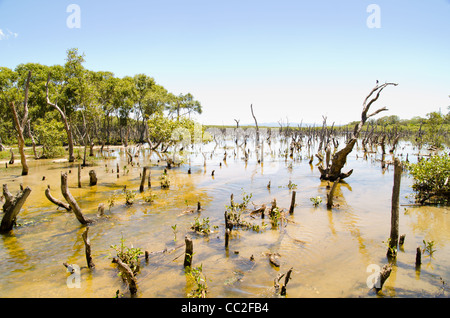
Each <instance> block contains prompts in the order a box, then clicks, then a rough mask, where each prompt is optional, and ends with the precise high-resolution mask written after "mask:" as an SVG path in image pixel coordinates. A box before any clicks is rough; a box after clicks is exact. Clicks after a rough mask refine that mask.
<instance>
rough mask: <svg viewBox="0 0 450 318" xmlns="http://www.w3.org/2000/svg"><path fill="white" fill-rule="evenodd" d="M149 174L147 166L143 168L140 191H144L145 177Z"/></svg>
mask: <svg viewBox="0 0 450 318" xmlns="http://www.w3.org/2000/svg"><path fill="white" fill-rule="evenodd" d="M146 176H147V167H144V168H142V178H141V185H140V186H139V191H140V192H144V184H145V177H146Z"/></svg>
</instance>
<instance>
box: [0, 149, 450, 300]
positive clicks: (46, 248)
mask: <svg viewBox="0 0 450 318" xmlns="http://www.w3.org/2000/svg"><path fill="white" fill-rule="evenodd" d="M265 150H266V155H265V157H264V162H263V164H258V163H257V161H256V157H255V156H254V155H253V156H251V157H250V159H249V161H248V163H247V164H245V163H244V161H243V160H241V158H240V157H242V153H240V154H238V155H237V156H236V157H234V156H233V150H232V149H229V150H228V152H227V153H228V157H227V160H226V163H222V165H221V166H220V162H222V159H223V150H219V151H218V150H216V152H215V155H214V156H213V157H212V158H211V157H210V155H209V154H208V156H207V165H206V168H205V167H204V166H203V156H202V155H199V154H191V155H190V156H189V154H185V156H184V158H185V162H186V164H184V165H182V166H181V167H179V168H173V169H171V170H169V171H168V175H169V179H170V182H171V183H170V188H169V189H167V190H164V189H161V187H160V184H159V180H158V177H159V176H160V175H161V173H162V172H163V169H164V164H163V162H160V163H158V162H157V160H158V157H157V156H155V155H154V154H153V155H152V156H150V153H149V152H148V151H147V150H145V151H142V152H141V153H140V155H139V157H136V158H133V160H134V162H135V163H136V164H135V165H134V166H131V165H127V161H126V156H125V153H124V152H123V150H120V149H116V150H114V151H112V152H111V153H110V158H109V159H101V160H95V165H94V166H92V167H86V168H84V169H82V180H81V181H82V188H81V189H79V188H78V187H77V168H76V165H72V164H69V163H67V162H53V161H52V160H43V161H32V160H30V161H29V165H30V173H29V175H28V176H20V172H21V169H20V167H19V165H17V164H16V165H15V167H14V166H13V167H9V168H8V169H5V168H1V169H0V182H1V183H2V184H4V183H7V184H8V187H9V189H10V191H11V192H12V193H15V192H16V191H17V190H18V188H19V184H20V183H23V185H24V186H29V187H30V188H31V189H32V193H31V195H30V197H29V198H28V200H27V201H26V203H25V205H24V207H23V209H22V211H21V212H20V214H19V216H18V220H17V221H18V223H19V226H18V227H16V228H14V230H13V231H12V232H11V233H10V234H7V235H1V236H0V287H1V288H0V297H114V296H115V293H116V291H117V290H120V293H121V294H124V296H129V294H128V292H127V287H126V285H125V284H124V283H123V282H122V280H121V278H120V277H118V275H117V274H118V272H117V269H116V266H115V265H114V264H112V263H111V258H112V256H115V251H114V250H113V249H112V248H111V247H110V246H111V245H112V244H120V239H121V237H122V236H123V238H124V239H125V244H126V245H127V246H131V245H132V246H134V247H139V248H141V249H142V250H147V251H149V252H159V251H162V250H164V249H165V248H168V251H169V252H166V253H153V254H151V255H150V258H149V260H148V262H146V261H145V260H144V259H143V258H142V259H141V270H140V272H139V274H138V276H137V279H138V294H137V296H138V297H186V295H187V293H188V292H189V291H190V289H191V288H192V285H191V284H190V281H189V280H188V279H187V278H186V276H185V274H184V271H183V259H184V256H183V254H184V247H183V246H182V247H179V246H180V245H182V244H183V242H184V235H185V234H186V233H189V234H190V235H191V236H192V237H193V241H194V256H193V263H194V266H197V265H200V264H202V266H203V274H204V275H205V276H206V278H207V284H208V296H209V297H271V296H273V290H274V289H273V281H274V279H275V278H276V277H277V275H278V274H282V273H285V272H286V271H287V270H289V269H290V268H291V267H292V268H293V273H292V280H291V281H290V282H289V285H288V288H287V297H380V296H385V297H436V296H444V297H448V295H449V288H448V283H447V282H448V281H450V269H449V266H448V264H449V263H450V230H449V229H450V216H449V212H450V209H449V208H448V207H412V206H401V208H400V233H401V234H406V240H405V244H404V246H403V247H402V248H401V249H400V251H399V254H398V256H397V259H396V262H395V266H394V268H393V272H392V274H391V276H390V277H389V279H388V280H387V282H386V284H385V287H384V288H383V291H382V293H381V294H380V295H378V296H377V295H375V294H374V293H372V292H370V291H369V288H368V287H367V280H368V278H369V276H370V275H371V274H372V271H369V272H368V271H367V268H368V266H369V265H371V264H375V265H378V266H380V267H382V266H383V265H384V264H386V263H387V262H388V260H387V259H386V250H387V247H386V244H385V243H383V241H386V240H387V238H388V237H389V232H390V205H391V193H392V183H393V169H392V167H391V168H390V169H388V170H387V171H385V172H382V170H381V168H380V162H379V161H378V160H377V159H379V155H378V156H377V155H375V154H372V155H371V156H369V157H368V158H367V160H364V159H363V158H362V157H363V156H362V154H361V153H358V152H357V151H356V150H355V151H354V152H352V153H351V154H350V156H349V158H348V161H347V167H348V169H354V173H353V175H352V176H351V177H350V178H348V179H346V183H342V184H340V185H338V187H337V191H336V195H337V196H338V199H337V200H336V203H338V206H337V207H335V208H333V209H332V210H328V209H327V208H326V193H327V190H326V183H325V182H321V181H320V180H319V172H318V170H317V168H316V167H315V166H311V165H309V164H308V159H306V158H307V157H309V155H310V153H308V152H307V151H306V150H305V151H303V152H302V154H301V156H299V155H298V154H296V155H295V156H294V160H293V159H290V158H288V159H287V160H285V159H284V158H281V157H280V156H279V155H278V149H277V150H275V149H274V152H275V154H274V153H272V154H271V153H270V149H269V148H268V147H267V146H266V149H265ZM403 152H404V153H403V154H404V155H406V153H405V151H403ZM189 157H190V161H191V169H192V173H191V174H188V173H187V170H188V168H189V165H188V164H187V162H188V161H189V159H188V158H189ZM411 158H412V156H411V157H410V159H411ZM302 159H303V160H302ZM387 159H388V160H390V159H391V156H388V157H387ZM137 162H139V166H137ZM117 163H118V164H119V167H120V172H119V176H117V173H116V165H117ZM315 163H317V159H316V160H315V162H314V164H315ZM144 165H151V166H152V168H151V180H152V189H151V191H152V193H153V194H154V195H155V196H156V197H155V199H154V202H152V203H147V202H145V201H144V200H143V195H142V194H140V193H139V192H138V189H139V183H140V178H139V174H140V171H141V169H142V168H141V167H142V166H144ZM124 166H127V168H125V169H124ZM2 167H4V165H2ZM91 169H94V170H95V171H96V173H97V176H98V180H99V181H98V184H97V185H96V186H92V187H90V186H89V175H88V172H89V170H91ZM69 170H70V173H69V189H70V191H71V193H72V194H73V196H74V197H75V198H76V200H77V201H78V203H79V205H80V207H81V208H82V210H83V213H84V214H85V215H86V216H88V217H93V216H95V214H96V212H97V207H98V205H99V203H104V204H105V207H106V216H105V217H104V218H102V219H100V220H98V221H97V222H96V223H94V224H93V225H91V226H90V231H89V235H90V240H91V246H92V254H93V255H92V256H93V260H94V263H95V265H96V267H95V269H94V270H88V269H86V268H83V267H85V266H86V260H85V255H84V244H83V240H82V238H81V234H82V233H83V231H84V227H82V226H80V224H79V223H78V221H77V220H76V218H75V216H74V215H73V214H71V213H67V212H64V211H62V210H60V209H57V208H56V206H54V205H52V204H51V203H50V202H49V201H48V200H47V199H46V198H45V196H44V191H45V189H46V187H47V185H50V186H51V191H52V194H53V196H55V197H56V198H60V199H62V195H61V192H60V173H61V172H62V171H65V172H69ZM212 170H215V173H214V176H211V172H212ZM43 176H45V180H42V179H43ZM269 181H270V182H271V187H270V189H268V188H267V184H268V182H269ZM289 181H292V182H293V183H294V184H295V185H296V188H295V189H294V190H295V191H296V192H297V200H296V203H297V206H296V208H295V212H294V214H293V215H291V216H289V215H288V216H287V218H288V221H289V222H287V223H286V222H285V223H284V224H282V225H279V226H278V227H276V228H273V227H272V226H271V223H270V221H269V220H267V219H265V220H261V219H260V218H259V217H257V218H255V219H250V218H248V221H250V222H253V223H255V224H259V225H261V226H262V227H263V225H264V224H265V227H264V228H263V229H262V230H261V231H260V232H254V231H251V230H242V229H239V230H236V231H233V234H232V237H231V240H230V244H229V248H228V250H226V249H225V248H224V217H223V214H224V211H225V206H226V205H229V204H230V194H231V193H233V194H234V198H235V201H236V202H238V203H239V202H242V196H243V192H245V193H246V194H250V193H251V194H252V199H251V202H253V203H254V204H255V205H257V206H259V205H261V204H263V203H265V204H270V202H271V201H272V200H273V198H276V200H277V203H278V206H279V207H281V208H285V209H286V210H287V209H288V208H289V204H290V199H291V191H292V189H289V187H288V184H289ZM411 182H412V180H411V179H410V178H409V177H408V176H407V175H406V174H404V175H403V177H402V186H401V194H400V204H408V203H411V202H412V200H411V198H410V195H411V193H412V191H411V189H410V185H411ZM124 186H127V189H130V190H133V191H135V192H137V193H136V198H135V201H134V204H133V205H131V206H126V205H125V199H124V195H123V193H122V188H123V187H124ZM145 189H146V192H145V194H146V195H148V190H147V184H146V186H145ZM114 195H115V199H114V206H112V207H111V208H110V209H109V207H108V204H109V202H110V201H111V197H113V196H114ZM317 196H320V197H322V199H323V201H322V203H321V204H319V205H318V206H317V207H314V206H313V204H312V202H311V201H310V198H311V197H317ZM198 201H200V202H201V206H202V211H201V212H200V214H198V213H197V212H195V213H193V214H183V213H182V212H183V211H185V210H188V209H192V208H196V207H197V202H198ZM250 207H252V204H250ZM199 215H200V218H207V217H208V218H209V220H210V225H211V229H212V233H211V234H210V235H209V236H207V237H206V236H201V235H197V234H195V233H192V232H191V231H190V229H189V228H190V225H191V223H192V222H193V221H194V219H195V218H196V217H197V216H199ZM263 222H264V223H263ZM174 225H176V229H177V232H176V237H175V234H174V232H173V230H172V226H174ZM423 240H426V241H434V242H435V245H434V246H435V250H436V251H435V252H434V253H433V256H432V257H426V256H423V260H422V262H423V264H422V266H421V268H420V270H416V269H415V264H414V263H415V251H416V248H417V246H423V242H422V241H423ZM268 253H279V255H280V257H279V261H280V267H279V268H278V267H274V266H273V265H272V264H271V263H270V262H269V258H268V256H267V255H268ZM252 256H253V260H250V258H251V257H252ZM63 262H67V263H70V264H77V265H79V266H80V267H81V276H80V281H79V286H78V287H79V288H76V287H74V288H69V287H71V286H73V283H74V282H75V280H72V279H71V278H72V276H71V274H70V273H68V272H67V270H66V268H65V267H64V266H63V265H62V263H63ZM68 282H69V284H68ZM71 283H72V284H71Z"/></svg>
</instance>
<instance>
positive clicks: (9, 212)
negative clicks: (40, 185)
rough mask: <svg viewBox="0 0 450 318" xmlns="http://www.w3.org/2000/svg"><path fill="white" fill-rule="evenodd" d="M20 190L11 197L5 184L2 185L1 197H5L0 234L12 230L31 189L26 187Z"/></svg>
mask: <svg viewBox="0 0 450 318" xmlns="http://www.w3.org/2000/svg"><path fill="white" fill-rule="evenodd" d="M20 188H21V189H20V191H19V192H18V193H17V194H16V195H15V196H14V197H13V195H12V194H11V193H10V192H9V191H8V186H7V185H6V184H4V185H3V196H4V197H5V203H4V204H3V218H2V223H1V225H0V232H1V233H6V232H9V231H11V230H12V228H13V225H14V223H15V222H16V218H17V215H18V214H19V212H20V209H21V208H22V206H23V204H24V203H25V201H26V199H27V198H28V196H29V195H30V193H31V189H30V188H29V187H26V188H25V190H24V189H22V186H21V187H20Z"/></svg>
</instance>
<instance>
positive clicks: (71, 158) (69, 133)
mask: <svg viewBox="0 0 450 318" xmlns="http://www.w3.org/2000/svg"><path fill="white" fill-rule="evenodd" d="M50 75H51V74H50V73H48V77H47V84H46V85H45V89H46V98H47V105H49V106H52V107H53V108H54V109H56V110H57V111H58V113H59V114H60V115H61V118H62V120H63V123H64V129H65V130H66V133H67V143H68V147H69V162H74V161H75V157H74V155H73V136H72V129H71V127H70V124H69V119H68V118H67V115H66V113H65V111H62V109H61V108H60V107H59V106H58V102H57V101H55V102H54V103H52V102H50V98H49V96H48V84H49V82H50Z"/></svg>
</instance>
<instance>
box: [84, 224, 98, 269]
mask: <svg viewBox="0 0 450 318" xmlns="http://www.w3.org/2000/svg"><path fill="white" fill-rule="evenodd" d="M88 231H89V227H86V230H85V231H84V232H83V234H82V235H81V237H82V238H83V242H84V247H85V252H86V262H87V265H88V267H89V268H91V269H92V268H94V267H95V264H94V262H93V261H92V256H91V241H90V240H89V237H88Z"/></svg>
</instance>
